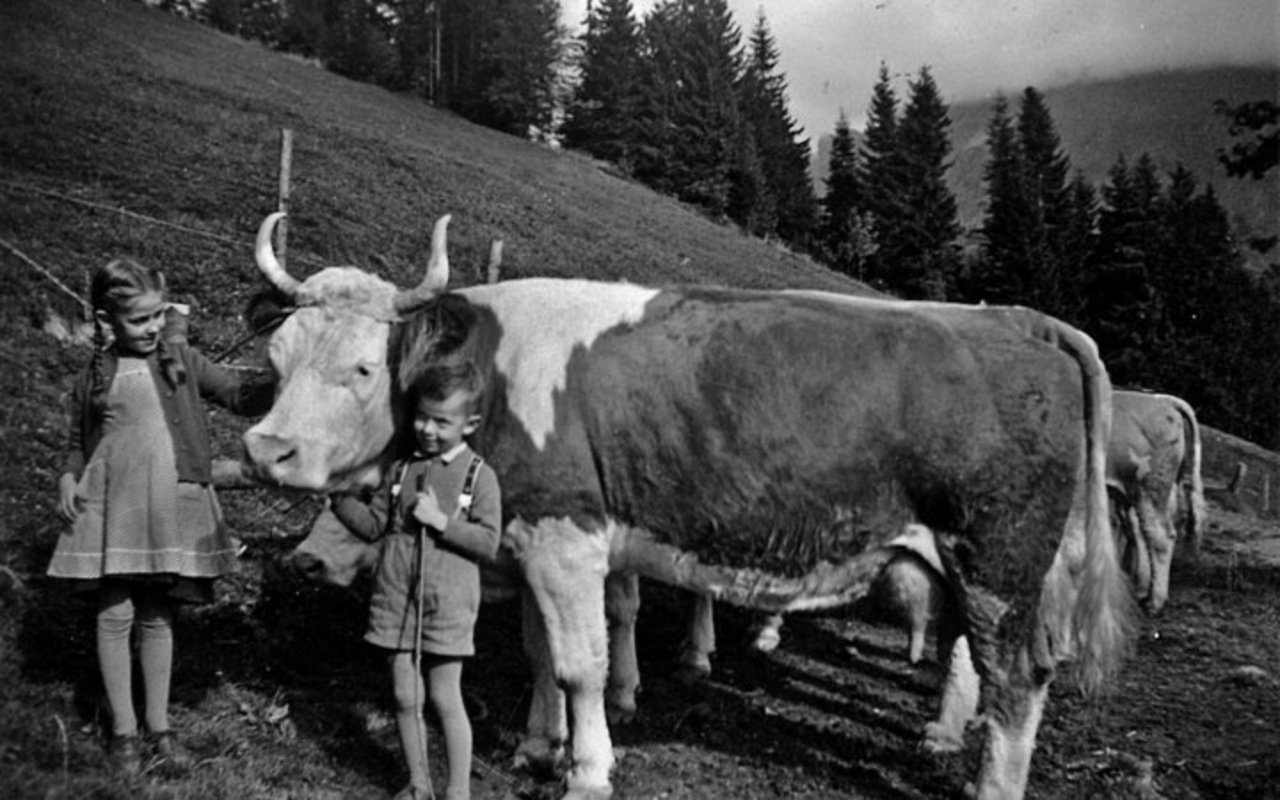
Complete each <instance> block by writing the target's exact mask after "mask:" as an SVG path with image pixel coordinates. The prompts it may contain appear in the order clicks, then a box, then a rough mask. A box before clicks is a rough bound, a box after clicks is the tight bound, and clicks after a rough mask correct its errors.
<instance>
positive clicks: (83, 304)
mask: <svg viewBox="0 0 1280 800" xmlns="http://www.w3.org/2000/svg"><path fill="white" fill-rule="evenodd" d="M0 245H4V247H5V249H7V250H8V251H9V252H10V253H13V254H14V255H15V256H17V257H18V258H20V259H22V261H23V262H25V263H26V264H27V265H28V266H30V267H31V268H32V269H34V270H36V271H37V272H39V273H40V274H41V275H43V276H45V277H46V278H48V279H49V280H50V281H52V282H53V285H54V286H57V287H58V289H59V290H61V291H62V293H63V294H65V295H67V296H68V297H70V298H71V299H73V300H75V301H76V302H77V303H79V304H80V307H81V308H83V309H84V310H85V311H86V312H87V311H90V310H91V309H90V308H89V303H88V301H87V300H85V299H84V298H83V297H81V296H80V295H78V294H76V293H75V291H74V290H73V289H72V288H71V287H70V286H68V285H66V284H65V283H63V282H62V281H60V280H58V276H56V275H54V274H53V273H52V272H50V271H49V270H47V269H45V268H44V267H42V266H40V265H39V264H37V263H36V262H35V260H33V259H32V258H31V257H29V256H28V255H27V254H26V253H23V252H22V251H21V250H19V249H18V248H16V247H14V246H13V245H11V244H9V243H8V242H7V241H5V240H4V239H0Z"/></svg>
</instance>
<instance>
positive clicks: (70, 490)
mask: <svg viewBox="0 0 1280 800" xmlns="http://www.w3.org/2000/svg"><path fill="white" fill-rule="evenodd" d="M83 508H84V496H83V495H81V494H80V485H79V483H78V482H77V481H76V476H75V475H72V474H71V473H70V472H64V473H62V476H61V477H59V478H58V516H60V517H62V519H63V520H64V521H66V522H75V521H76V517H78V516H80V511H81V509H83Z"/></svg>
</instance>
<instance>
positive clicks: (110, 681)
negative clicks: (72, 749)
mask: <svg viewBox="0 0 1280 800" xmlns="http://www.w3.org/2000/svg"><path fill="white" fill-rule="evenodd" d="M97 628H98V667H99V668H100V669H101V670H102V687H103V689H104V690H105V691H106V694H107V705H109V706H110V707H111V732H112V733H113V734H114V735H115V736H133V735H135V734H136V733H137V732H138V717H137V715H136V714H135V713H134V710H133V671H132V669H133V665H132V663H131V658H132V656H131V653H130V651H129V632H130V630H132V629H133V595H132V590H131V587H130V586H129V584H128V583H126V582H124V581H119V580H112V579H110V578H103V579H102V583H101V586H100V587H99V588H98V625H97Z"/></svg>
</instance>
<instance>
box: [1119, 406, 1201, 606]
mask: <svg viewBox="0 0 1280 800" xmlns="http://www.w3.org/2000/svg"><path fill="white" fill-rule="evenodd" d="M1111 407H1112V426H1111V441H1110V443H1109V445H1108V447H1107V485H1108V487H1109V488H1110V489H1111V490H1112V493H1113V494H1112V496H1113V497H1114V498H1115V500H1116V505H1117V516H1118V517H1119V518H1120V519H1121V520H1122V522H1123V523H1124V524H1123V525H1121V528H1123V529H1124V533H1125V534H1126V538H1127V541H1128V546H1129V549H1130V556H1131V557H1130V558H1129V559H1128V566H1129V568H1128V571H1129V572H1130V575H1131V577H1132V579H1133V584H1134V592H1135V593H1136V594H1137V596H1138V597H1139V599H1140V600H1141V601H1142V603H1143V604H1144V606H1145V607H1146V609H1147V610H1148V611H1149V612H1151V613H1153V614H1154V613H1158V612H1159V611H1160V610H1161V609H1162V608H1163V607H1164V604H1165V602H1166V601H1167V600H1168V597H1169V573H1170V570H1171V568H1172V565H1173V554H1174V544H1175V542H1176V540H1177V538H1178V537H1177V525H1176V522H1177V519H1176V518H1177V517H1178V515H1179V512H1181V518H1182V523H1183V525H1182V528H1183V534H1184V537H1183V538H1184V539H1185V546H1184V552H1186V553H1187V554H1188V555H1189V556H1193V557H1194V556H1195V554H1196V553H1198V552H1199V549H1200V540H1201V537H1202V533H1201V530H1202V528H1203V525H1204V520H1205V501H1204V483H1203V480H1202V478H1201V473H1200V460H1201V446H1200V427H1199V425H1198V424H1197V422H1196V415H1195V411H1194V410H1193V409H1192V408H1191V406H1190V405H1188V404H1187V402H1186V401H1184V400H1182V399H1180V398H1177V397H1174V396H1172V395H1167V394H1151V393H1146V392H1132V391H1121V390H1117V391H1115V392H1113V393H1112V396H1111Z"/></svg>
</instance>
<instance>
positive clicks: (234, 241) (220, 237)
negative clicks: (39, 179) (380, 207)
mask: <svg viewBox="0 0 1280 800" xmlns="http://www.w3.org/2000/svg"><path fill="white" fill-rule="evenodd" d="M0 186H3V187H5V188H7V189H16V190H19V191H24V192H31V193H33V194H40V195H44V196H45V197H52V198H54V199H55V200H62V201H65V202H68V203H74V204H75V205H80V206H85V207H87V208H93V209H97V210H99V211H110V212H111V213H113V214H120V215H123V216H126V217H130V218H133V219H138V220H142V221H143V222H149V223H151V224H153V225H161V226H164V227H166V228H173V229H174V230H178V231H182V232H183V233H188V234H191V235H192V236H200V237H203V238H205V239H212V240H213V241H216V242H222V243H223V244H229V245H234V246H236V247H252V246H253V242H251V241H249V240H247V239H238V238H236V237H234V236H226V235H224V234H221V233H214V232H212V231H202V230H200V229H199V228H191V227H188V226H186V225H179V224H178V223H176V222H169V221H168V220H163V219H157V218H156V217H149V216H147V215H146V214H139V213H138V212H136V211H130V210H128V209H127V208H118V207H116V206H111V205H107V204H106V203H95V202H93V201H92V200H82V199H80V198H78V197H71V196H70V195H65V194H60V193H58V192H54V191H50V190H48V189H41V188H39V187H36V186H28V185H27V184H22V183H14V182H13V181H0ZM290 258H291V260H293V261H301V262H303V263H306V264H310V265H312V266H326V264H325V262H323V261H320V260H318V259H315V258H309V257H307V256H299V255H296V254H290ZM55 280H56V279H55ZM81 302H84V301H81Z"/></svg>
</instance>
